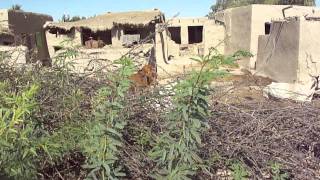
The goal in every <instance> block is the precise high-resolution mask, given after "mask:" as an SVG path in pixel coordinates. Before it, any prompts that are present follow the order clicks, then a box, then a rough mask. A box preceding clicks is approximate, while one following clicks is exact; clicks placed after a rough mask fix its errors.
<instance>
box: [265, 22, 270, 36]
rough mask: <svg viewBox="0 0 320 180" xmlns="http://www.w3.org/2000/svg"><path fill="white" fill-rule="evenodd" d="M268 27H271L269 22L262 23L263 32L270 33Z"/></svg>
mask: <svg viewBox="0 0 320 180" xmlns="http://www.w3.org/2000/svg"><path fill="white" fill-rule="evenodd" d="M270 29H271V23H269V22H266V23H264V34H270Z"/></svg>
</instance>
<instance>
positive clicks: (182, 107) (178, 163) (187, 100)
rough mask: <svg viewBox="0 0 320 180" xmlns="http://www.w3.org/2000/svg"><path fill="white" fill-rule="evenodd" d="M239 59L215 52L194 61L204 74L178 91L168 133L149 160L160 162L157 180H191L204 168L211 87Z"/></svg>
mask: <svg viewBox="0 0 320 180" xmlns="http://www.w3.org/2000/svg"><path fill="white" fill-rule="evenodd" d="M236 58H239V56H231V57H225V56H223V55H221V54H219V53H218V52H217V51H215V50H214V49H213V50H211V51H210V53H209V54H208V55H206V56H202V57H199V58H194V59H193V60H194V61H196V62H198V63H199V64H200V70H199V71H196V70H193V71H192V73H191V74H190V75H189V76H188V77H186V79H184V80H182V81H180V82H178V84H177V85H176V86H175V87H174V92H175V95H174V108H172V109H173V110H172V111H171V112H170V113H169V114H168V118H167V119H168V122H167V125H166V128H167V129H166V131H165V132H163V133H162V134H161V135H160V136H159V137H158V138H157V139H156V145H155V146H154V147H153V149H152V150H151V151H150V153H149V156H150V157H151V158H152V159H153V160H154V161H155V162H156V164H157V168H156V170H155V171H156V172H155V173H154V174H153V175H152V176H153V177H154V178H156V179H162V178H165V179H188V178H190V177H191V176H192V175H194V174H195V172H196V171H197V170H198V169H199V168H204V167H205V166H204V163H203V160H202V159H201V158H200V157H199V156H198V152H199V147H200V146H201V143H202V142H201V133H202V132H204V131H205V130H206V129H207V128H208V124H207V119H206V118H207V117H208V114H209V105H208V96H209V83H210V81H211V80H212V79H214V78H217V77H220V76H224V75H225V74H226V72H225V71H221V70H219V67H220V66H222V65H233V64H234V60H235V59H236Z"/></svg>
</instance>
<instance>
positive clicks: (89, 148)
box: [80, 58, 134, 179]
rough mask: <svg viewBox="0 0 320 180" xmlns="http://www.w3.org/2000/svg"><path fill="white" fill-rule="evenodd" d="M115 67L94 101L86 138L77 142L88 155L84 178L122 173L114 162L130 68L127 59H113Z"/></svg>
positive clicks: (119, 140) (116, 161) (130, 64)
mask: <svg viewBox="0 0 320 180" xmlns="http://www.w3.org/2000/svg"><path fill="white" fill-rule="evenodd" d="M115 63H116V64H117V65H119V66H120V67H119V69H117V70H116V71H115V73H114V74H113V75H111V76H109V77H108V78H109V79H110V81H111V84H109V86H107V87H104V88H102V89H100V90H99V92H98V94H97V96H96V97H95V101H94V103H93V104H94V119H93V120H92V121H91V122H90V123H88V126H87V127H86V129H85V132H86V138H85V139H84V140H83V141H82V142H81V143H80V144H81V146H82V148H81V149H82V152H83V153H84V154H85V155H86V156H87V157H88V159H87V161H86V165H85V166H84V167H85V168H88V169H90V173H89V175H88V178H93V179H115V178H117V177H122V176H125V174H124V173H122V172H121V169H122V167H121V166H120V165H119V164H118V157H117V156H118V155H119V153H120V151H119V147H121V145H122V130H123V129H124V127H125V125H126V113H122V112H123V111H125V105H126V99H125V98H126V97H125V94H126V92H127V91H128V89H129V87H130V80H129V78H128V77H129V76H130V75H131V74H132V73H133V71H134V66H133V63H132V60H131V59H128V58H122V59H120V60H119V61H116V62H115Z"/></svg>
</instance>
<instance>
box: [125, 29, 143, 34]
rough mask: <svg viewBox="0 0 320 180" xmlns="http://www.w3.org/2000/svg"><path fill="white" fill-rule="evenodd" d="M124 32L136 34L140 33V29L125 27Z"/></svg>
mask: <svg viewBox="0 0 320 180" xmlns="http://www.w3.org/2000/svg"><path fill="white" fill-rule="evenodd" d="M124 34H130V35H134V34H140V33H139V30H138V29H125V30H124Z"/></svg>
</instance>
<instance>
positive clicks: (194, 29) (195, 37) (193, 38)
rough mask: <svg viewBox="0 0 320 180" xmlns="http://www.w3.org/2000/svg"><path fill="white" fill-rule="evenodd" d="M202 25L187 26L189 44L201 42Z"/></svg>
mask: <svg viewBox="0 0 320 180" xmlns="http://www.w3.org/2000/svg"><path fill="white" fill-rule="evenodd" d="M202 33H203V26H189V27H188V37H189V44H195V43H201V42H202V38H203V34H202Z"/></svg>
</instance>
